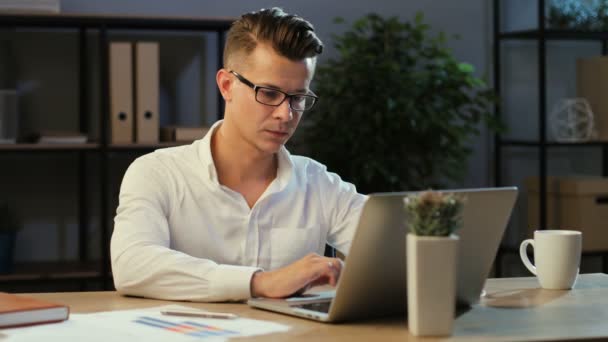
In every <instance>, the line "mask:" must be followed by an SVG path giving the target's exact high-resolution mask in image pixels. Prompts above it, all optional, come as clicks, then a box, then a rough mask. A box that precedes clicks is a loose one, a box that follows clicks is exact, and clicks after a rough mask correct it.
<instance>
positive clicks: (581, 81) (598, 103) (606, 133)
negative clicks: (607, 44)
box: [576, 56, 608, 141]
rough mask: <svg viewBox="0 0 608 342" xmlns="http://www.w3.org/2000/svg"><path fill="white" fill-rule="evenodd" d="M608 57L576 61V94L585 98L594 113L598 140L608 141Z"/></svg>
mask: <svg viewBox="0 0 608 342" xmlns="http://www.w3.org/2000/svg"><path fill="white" fill-rule="evenodd" d="M607 88H608V57H606V56H597V57H591V58H580V59H577V61H576V93H577V96H578V97H582V98H585V99H586V100H587V101H588V102H589V106H591V111H592V112H593V121H594V126H595V129H596V131H597V139H598V140H601V141H608V97H607V96H606V94H605V92H606V89H607Z"/></svg>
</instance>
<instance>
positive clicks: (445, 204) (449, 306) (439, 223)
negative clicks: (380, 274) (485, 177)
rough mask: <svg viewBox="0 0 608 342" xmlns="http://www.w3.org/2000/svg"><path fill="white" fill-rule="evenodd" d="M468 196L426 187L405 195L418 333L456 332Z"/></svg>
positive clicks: (411, 309)
mask: <svg viewBox="0 0 608 342" xmlns="http://www.w3.org/2000/svg"><path fill="white" fill-rule="evenodd" d="M463 205H464V199H463V198H461V197H460V196H458V195H455V194H451V193H443V192H436V191H424V192H420V193H415V194H412V195H408V196H406V197H405V198H404V209H405V213H406V217H407V225H408V228H409V231H410V232H409V233H408V235H407V239H406V244H407V247H406V258H407V298H408V301H407V310H408V328H409V331H410V332H411V333H412V334H413V335H415V336H438V335H450V334H451V333H452V328H453V324H454V314H455V312H454V310H455V307H456V269H457V260H458V236H456V235H455V234H454V232H455V231H456V230H457V229H458V228H460V226H461V225H462V208H463Z"/></svg>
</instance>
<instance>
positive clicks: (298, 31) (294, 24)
mask: <svg viewBox="0 0 608 342" xmlns="http://www.w3.org/2000/svg"><path fill="white" fill-rule="evenodd" d="M321 51H322V44H321V41H320V40H319V39H318V38H317V37H316V35H315V34H314V31H313V28H312V25H310V23H308V22H307V21H305V20H304V19H302V18H300V17H297V16H294V15H288V14H286V13H284V12H283V11H282V10H281V9H278V8H273V9H269V10H261V11H258V12H253V13H249V14H245V15H243V16H242V17H241V18H240V19H239V20H237V21H236V22H235V23H234V24H233V26H232V27H231V29H230V31H229V32H228V36H227V41H226V46H225V50H224V61H223V62H224V68H223V69H221V70H219V71H218V72H217V75H216V81H217V85H218V87H219V90H220V92H221V94H222V96H223V97H224V100H225V101H226V110H225V114H224V120H223V121H219V122H217V123H216V124H214V125H213V127H212V128H211V130H210V131H209V133H207V135H206V136H205V138H203V139H201V140H198V141H196V142H194V143H193V144H191V145H188V146H182V147H175V148H168V149H162V150H158V151H156V152H154V153H151V154H148V155H145V156H143V157H141V158H138V159H137V160H136V161H135V162H133V164H132V165H131V166H130V167H129V169H128V170H127V172H126V174H125V176H124V179H123V182H122V185H121V191H120V203H119V206H118V209H117V215H116V218H115V228H114V233H113V236H112V243H111V254H112V270H113V274H114V283H115V285H116V289H117V290H118V291H119V292H120V293H123V294H129V295H138V296H145V297H153V298H161V299H169V300H193V301H228V300H244V299H247V298H250V297H251V296H256V297H273V298H278V297H285V296H289V295H292V294H294V293H297V292H299V291H302V290H305V289H306V288H308V287H310V286H314V285H319V284H331V285H335V284H336V282H337V280H338V278H339V276H340V271H341V268H342V263H341V262H340V260H338V259H335V258H327V257H324V256H322V255H320V254H322V253H323V250H324V246H325V243H326V242H329V243H330V244H332V245H333V246H335V247H336V248H337V249H338V250H340V251H342V252H344V253H346V252H347V251H348V248H349V246H350V242H351V239H352V237H353V234H354V229H355V226H356V223H357V221H358V218H359V214H360V211H361V208H362V206H363V203H364V201H365V198H366V197H365V196H363V195H361V194H358V193H357V192H356V190H355V188H354V186H353V185H352V184H349V183H345V182H343V181H341V179H340V178H339V177H338V176H337V175H336V174H333V173H329V172H327V170H326V168H325V167H324V166H323V165H321V164H319V163H317V162H315V161H313V160H311V159H309V158H305V157H300V156H291V155H290V154H289V152H288V151H287V150H286V149H285V147H284V144H285V142H287V140H288V139H289V138H290V137H291V135H292V134H293V133H294V131H295V129H296V127H297V125H298V123H299V121H300V119H301V117H302V115H305V112H306V110H308V109H310V108H311V107H312V106H313V105H314V103H315V102H316V100H317V97H316V96H315V95H314V94H313V92H312V91H310V89H309V86H310V82H311V80H312V77H313V74H314V69H315V63H316V56H317V55H318V54H319V53H321ZM326 100H327V101H331V99H326Z"/></svg>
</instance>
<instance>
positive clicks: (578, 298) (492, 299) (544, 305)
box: [28, 273, 608, 342]
mask: <svg viewBox="0 0 608 342" xmlns="http://www.w3.org/2000/svg"><path fill="white" fill-rule="evenodd" d="M28 295H30V296H34V297H40V298H45V299H49V300H53V301H57V302H62V303H65V304H68V305H69V306H70V307H71V309H72V312H75V313H85V312H96V311H109V310H124V309H135V308H145V307H153V306H160V305H165V304H167V303H170V302H166V301H160V300H152V299H141V298H128V297H121V296H120V295H118V294H117V293H115V292H80V293H40V294H28ZM171 303H174V302H171ZM181 304H184V305H189V306H192V307H200V308H205V309H207V310H211V311H222V312H233V313H236V314H238V315H240V316H243V317H249V318H255V319H261V320H269V321H276V322H279V323H282V324H286V325H289V326H290V327H291V329H290V330H289V331H288V332H286V333H280V334H273V335H263V336H260V337H258V339H259V340H263V341H267V340H270V341H272V340H278V341H285V340H307V341H308V340H311V341H339V340H343V341H349V342H353V341H387V340H388V341H393V340H395V341H397V340H398V341H417V340H425V341H427V340H436V339H417V338H415V337H413V336H412V335H410V334H409V332H408V331H407V326H406V323H405V318H404V317H392V318H385V319H376V320H372V321H366V322H353V323H344V324H324V323H317V322H312V321H308V320H305V319H299V318H295V317H289V316H284V315H280V314H275V313H272V312H266V311H261V310H256V309H252V308H249V307H248V306H247V305H245V304H206V303H181ZM404 305H405V303H404ZM601 337H604V338H603V339H601ZM585 338H597V339H598V340H600V339H601V340H606V339H608V275H606V274H602V273H596V274H584V275H581V276H580V277H579V279H578V281H577V284H576V286H575V289H574V290H572V291H550V290H542V289H540V288H539V285H538V282H537V281H536V279H535V278H502V279H489V280H488V281H487V284H486V296H485V297H484V298H483V299H482V300H481V302H480V303H479V304H477V305H475V306H473V307H472V308H471V309H470V310H467V311H466V312H462V313H459V315H458V318H457V320H456V324H455V329H454V334H453V335H452V336H451V337H450V338H447V339H445V340H454V341H457V340H460V341H505V340H508V341H516V340H524V341H532V340H567V339H585Z"/></svg>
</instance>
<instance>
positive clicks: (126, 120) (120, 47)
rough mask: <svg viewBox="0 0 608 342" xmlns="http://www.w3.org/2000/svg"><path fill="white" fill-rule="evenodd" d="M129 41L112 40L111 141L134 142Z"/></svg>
mask: <svg viewBox="0 0 608 342" xmlns="http://www.w3.org/2000/svg"><path fill="white" fill-rule="evenodd" d="M131 50H132V47H131V43H128V42H110V48H109V54H110V56H109V57H110V58H109V61H110V83H109V84H110V91H109V94H110V124H111V127H110V143H112V144H125V143H126V144H128V143H131V142H133V61H132V51H131Z"/></svg>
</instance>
